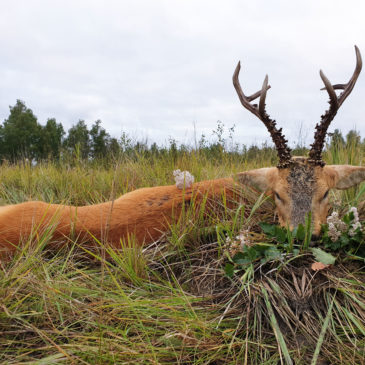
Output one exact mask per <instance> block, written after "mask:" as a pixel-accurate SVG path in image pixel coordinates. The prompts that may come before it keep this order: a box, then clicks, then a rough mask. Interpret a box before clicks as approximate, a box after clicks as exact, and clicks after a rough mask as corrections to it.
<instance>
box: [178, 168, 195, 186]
mask: <svg viewBox="0 0 365 365" xmlns="http://www.w3.org/2000/svg"><path fill="white" fill-rule="evenodd" d="M173 175H174V177H175V182H176V186H177V187H178V188H179V189H183V188H184V186H185V188H190V187H191V185H192V184H193V183H194V176H193V175H192V174H191V173H190V172H189V171H181V170H179V169H178V170H174V172H173Z"/></svg>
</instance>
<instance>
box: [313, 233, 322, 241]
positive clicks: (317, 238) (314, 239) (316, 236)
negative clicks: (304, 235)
mask: <svg viewBox="0 0 365 365" xmlns="http://www.w3.org/2000/svg"><path fill="white" fill-rule="evenodd" d="M319 238H320V235H319V234H312V241H318V240H319Z"/></svg>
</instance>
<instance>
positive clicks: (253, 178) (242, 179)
mask: <svg viewBox="0 0 365 365" xmlns="http://www.w3.org/2000/svg"><path fill="white" fill-rule="evenodd" d="M275 173H277V168H276V167H266V168H263V169H257V170H250V171H245V172H240V173H238V174H237V175H235V180H236V181H238V182H239V183H240V184H242V185H245V186H247V185H248V186H250V187H252V188H254V189H257V190H260V191H267V190H269V189H270V188H271V185H272V180H273V175H274V174H275Z"/></svg>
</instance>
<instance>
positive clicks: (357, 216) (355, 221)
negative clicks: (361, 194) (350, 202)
mask: <svg viewBox="0 0 365 365" xmlns="http://www.w3.org/2000/svg"><path fill="white" fill-rule="evenodd" d="M351 212H352V213H353V214H354V223H358V222H359V213H358V212H357V208H356V207H351V209H350V211H349V213H351Z"/></svg>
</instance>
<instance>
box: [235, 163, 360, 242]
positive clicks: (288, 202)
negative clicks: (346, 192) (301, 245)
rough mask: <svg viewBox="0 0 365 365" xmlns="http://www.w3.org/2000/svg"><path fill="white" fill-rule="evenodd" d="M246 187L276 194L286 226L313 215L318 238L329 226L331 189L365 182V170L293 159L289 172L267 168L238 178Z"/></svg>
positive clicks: (240, 175)
mask: <svg viewBox="0 0 365 365" xmlns="http://www.w3.org/2000/svg"><path fill="white" fill-rule="evenodd" d="M237 179H238V181H239V182H241V183H242V184H244V185H252V186H255V187H257V188H259V189H260V190H262V191H267V192H269V193H270V194H272V196H273V199H275V203H276V212H277V214H278V217H279V223H280V224H281V225H282V226H287V225H289V226H290V227H291V228H294V227H295V226H297V225H298V224H299V223H303V222H304V220H305V216H306V215H307V214H308V213H309V212H312V225H313V232H314V234H316V235H318V234H319V233H320V230H321V224H324V223H326V218H327V215H328V210H329V200H328V194H326V193H327V192H328V191H329V190H330V189H347V188H349V187H351V186H354V185H356V184H359V183H361V182H362V181H363V180H365V167H360V166H349V165H329V166H324V167H321V166H317V165H314V164H312V163H311V162H310V161H309V160H308V159H307V158H305V157H299V156H298V157H293V158H292V160H291V164H290V166H289V167H287V168H280V169H278V168H276V167H271V168H263V169H257V170H251V171H246V172H243V173H240V174H238V175H237Z"/></svg>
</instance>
